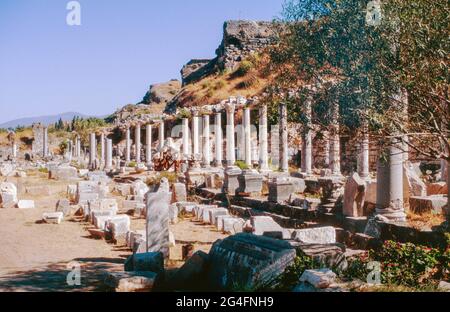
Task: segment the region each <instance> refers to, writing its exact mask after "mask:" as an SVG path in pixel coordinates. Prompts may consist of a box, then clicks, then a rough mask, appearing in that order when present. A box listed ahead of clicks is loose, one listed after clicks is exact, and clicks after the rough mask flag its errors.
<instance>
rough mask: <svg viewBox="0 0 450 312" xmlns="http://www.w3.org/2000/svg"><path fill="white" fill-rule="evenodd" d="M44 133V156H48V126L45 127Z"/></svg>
mask: <svg viewBox="0 0 450 312" xmlns="http://www.w3.org/2000/svg"><path fill="white" fill-rule="evenodd" d="M43 131H44V135H43V142H42V157H47V156H48V128H47V127H44V128H43Z"/></svg>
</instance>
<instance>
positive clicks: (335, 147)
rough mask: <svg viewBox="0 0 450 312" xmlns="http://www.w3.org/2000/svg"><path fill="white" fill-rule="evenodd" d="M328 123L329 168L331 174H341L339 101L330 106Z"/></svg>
mask: <svg viewBox="0 0 450 312" xmlns="http://www.w3.org/2000/svg"><path fill="white" fill-rule="evenodd" d="M331 118H332V120H331V125H330V169H331V174H333V175H341V156H340V153H341V152H340V137H339V103H338V102H337V101H335V102H334V103H333V106H332V117H331Z"/></svg>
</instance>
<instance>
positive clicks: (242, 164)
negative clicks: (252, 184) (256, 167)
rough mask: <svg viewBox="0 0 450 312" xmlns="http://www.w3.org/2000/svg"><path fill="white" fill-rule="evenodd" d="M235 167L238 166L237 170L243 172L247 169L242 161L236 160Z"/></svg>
mask: <svg viewBox="0 0 450 312" xmlns="http://www.w3.org/2000/svg"><path fill="white" fill-rule="evenodd" d="M234 165H235V166H238V167H239V169H241V170H245V169H249V167H248V165H247V164H246V163H245V162H244V161H242V160H236V162H235V163H234Z"/></svg>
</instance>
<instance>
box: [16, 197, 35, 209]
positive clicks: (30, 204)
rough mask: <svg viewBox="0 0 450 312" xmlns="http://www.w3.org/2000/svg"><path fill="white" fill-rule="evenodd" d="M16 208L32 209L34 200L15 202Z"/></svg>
mask: <svg viewBox="0 0 450 312" xmlns="http://www.w3.org/2000/svg"><path fill="white" fill-rule="evenodd" d="M17 208H19V209H34V208H35V206H34V200H28V199H21V200H19V201H18V202H17Z"/></svg>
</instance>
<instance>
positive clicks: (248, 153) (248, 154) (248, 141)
mask: <svg viewBox="0 0 450 312" xmlns="http://www.w3.org/2000/svg"><path fill="white" fill-rule="evenodd" d="M244 137H245V154H244V156H245V157H244V159H245V164H246V165H247V166H248V167H251V166H252V136H251V124H250V108H249V107H246V108H244Z"/></svg>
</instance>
